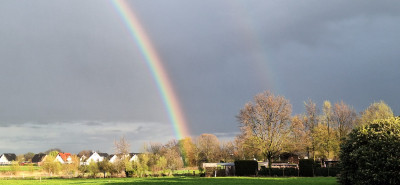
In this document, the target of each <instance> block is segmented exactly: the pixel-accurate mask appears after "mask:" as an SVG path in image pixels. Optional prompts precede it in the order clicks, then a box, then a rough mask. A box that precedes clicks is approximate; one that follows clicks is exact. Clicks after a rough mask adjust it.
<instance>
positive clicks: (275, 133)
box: [237, 91, 292, 168]
mask: <svg viewBox="0 0 400 185" xmlns="http://www.w3.org/2000/svg"><path fill="white" fill-rule="evenodd" d="M291 112H292V106H291V104H290V103H289V100H287V99H285V98H284V97H282V96H274V95H273V94H272V93H271V92H269V91H266V92H264V93H261V94H258V95H256V96H255V97H254V102H249V103H247V104H246V105H245V106H244V108H243V109H242V110H240V113H239V115H238V116H237V118H238V120H239V122H240V123H241V132H242V136H243V138H244V139H245V140H249V141H251V143H257V144H256V145H254V146H253V147H254V149H256V150H260V151H261V153H262V154H263V155H264V156H266V158H267V160H268V164H269V168H271V162H272V158H273V157H274V156H276V155H277V154H278V153H279V152H280V151H281V150H282V149H283V143H284V142H285V140H286V139H287V135H288V133H289V132H288V131H289V123H290V114H291Z"/></svg>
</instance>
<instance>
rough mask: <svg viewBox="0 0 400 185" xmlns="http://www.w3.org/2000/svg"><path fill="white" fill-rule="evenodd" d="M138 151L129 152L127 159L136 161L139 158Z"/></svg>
mask: <svg viewBox="0 0 400 185" xmlns="http://www.w3.org/2000/svg"><path fill="white" fill-rule="evenodd" d="M139 154H140V153H129V161H130V162H132V161H137V160H138V159H139V156H138V155H139Z"/></svg>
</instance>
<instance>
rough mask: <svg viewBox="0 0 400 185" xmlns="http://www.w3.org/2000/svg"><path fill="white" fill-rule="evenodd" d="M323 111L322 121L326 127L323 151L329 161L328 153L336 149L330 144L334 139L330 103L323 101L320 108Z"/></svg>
mask: <svg viewBox="0 0 400 185" xmlns="http://www.w3.org/2000/svg"><path fill="white" fill-rule="evenodd" d="M322 110H323V115H322V120H323V122H324V123H325V125H326V129H327V133H328V134H327V138H326V148H325V151H327V158H328V159H329V157H330V151H331V150H332V149H333V148H336V147H332V143H331V140H332V139H334V137H332V120H333V113H332V105H331V102H330V101H324V105H323V107H322Z"/></svg>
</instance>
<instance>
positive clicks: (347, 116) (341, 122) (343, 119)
mask: <svg viewBox="0 0 400 185" xmlns="http://www.w3.org/2000/svg"><path fill="white" fill-rule="evenodd" d="M356 118H357V114H356V112H355V110H354V109H353V108H352V107H350V106H349V105H347V104H345V103H344V102H343V101H341V102H339V103H336V104H335V107H334V109H333V120H334V122H335V124H336V126H337V129H338V137H339V140H341V139H343V138H344V137H346V135H347V134H348V133H349V132H350V130H351V129H352V128H353V127H354V126H355V121H356Z"/></svg>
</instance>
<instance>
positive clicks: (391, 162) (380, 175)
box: [339, 118, 400, 185]
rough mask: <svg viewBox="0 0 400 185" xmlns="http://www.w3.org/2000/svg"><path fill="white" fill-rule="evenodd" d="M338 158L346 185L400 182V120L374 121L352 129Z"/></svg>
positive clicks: (342, 181) (343, 182) (343, 181)
mask: <svg viewBox="0 0 400 185" xmlns="http://www.w3.org/2000/svg"><path fill="white" fill-rule="evenodd" d="M339 157H340V161H341V165H340V166H341V172H340V180H339V181H340V183H341V184H343V185H349V184H356V185H357V184H362V185H369V184H371V185H372V184H374V185H375V184H400V119H399V118H388V119H381V120H375V121H373V122H372V123H368V124H365V123H364V126H361V127H359V128H356V129H353V131H352V132H351V133H350V134H349V135H348V137H347V138H346V140H345V141H344V142H343V143H342V145H341V150H340V155H339Z"/></svg>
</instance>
